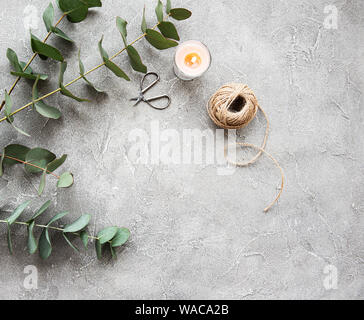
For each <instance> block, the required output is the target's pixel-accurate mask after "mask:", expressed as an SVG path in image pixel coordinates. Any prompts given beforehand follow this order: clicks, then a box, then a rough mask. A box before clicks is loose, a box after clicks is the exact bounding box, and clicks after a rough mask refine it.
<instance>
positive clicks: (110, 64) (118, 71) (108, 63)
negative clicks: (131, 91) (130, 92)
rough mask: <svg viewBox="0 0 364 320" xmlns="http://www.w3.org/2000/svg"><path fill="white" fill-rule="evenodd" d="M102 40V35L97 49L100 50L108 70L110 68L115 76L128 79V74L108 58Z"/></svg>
mask: <svg viewBox="0 0 364 320" xmlns="http://www.w3.org/2000/svg"><path fill="white" fill-rule="evenodd" d="M102 41H103V37H102V38H101V40H100V41H99V51H100V54H101V57H102V59H103V60H104V63H105V66H106V67H107V68H108V69H109V70H111V71H112V72H113V73H114V74H115V75H116V76H117V77H119V78H123V79H125V80H126V81H130V78H129V77H128V75H127V74H126V73H125V72H124V71H123V70H121V69H120V68H119V67H118V66H117V65H116V64H115V63H113V62H112V61H110V60H109V55H108V54H107V52H106V51H105V49H104V48H103V47H102Z"/></svg>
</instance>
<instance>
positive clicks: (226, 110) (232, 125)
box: [207, 83, 259, 129]
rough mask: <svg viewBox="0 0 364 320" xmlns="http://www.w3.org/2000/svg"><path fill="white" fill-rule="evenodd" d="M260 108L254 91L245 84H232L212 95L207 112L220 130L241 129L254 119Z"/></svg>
mask: <svg viewBox="0 0 364 320" xmlns="http://www.w3.org/2000/svg"><path fill="white" fill-rule="evenodd" d="M258 108H259V104H258V101H257V98H256V97H255V94H254V92H253V90H251V89H250V88H249V87H248V86H247V85H245V84H241V83H230V84H226V85H224V86H222V87H221V88H220V89H219V90H217V91H216V92H215V93H214V94H213V95H212V97H211V98H210V100H209V103H208V106H207V111H208V113H209V115H210V118H211V119H212V121H214V122H215V124H216V125H217V126H219V127H220V128H224V129H240V128H242V127H245V126H246V125H247V124H248V123H249V122H250V121H252V120H253V119H254V117H255V115H256V114H257V111H258Z"/></svg>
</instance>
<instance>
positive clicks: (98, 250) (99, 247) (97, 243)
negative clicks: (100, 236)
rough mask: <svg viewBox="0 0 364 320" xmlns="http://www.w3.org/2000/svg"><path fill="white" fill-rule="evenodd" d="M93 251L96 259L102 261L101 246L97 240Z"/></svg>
mask: <svg viewBox="0 0 364 320" xmlns="http://www.w3.org/2000/svg"><path fill="white" fill-rule="evenodd" d="M95 250H96V255H97V259H99V260H101V259H102V245H101V243H100V241H99V240H96V241H95Z"/></svg>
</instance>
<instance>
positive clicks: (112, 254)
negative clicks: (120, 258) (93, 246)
mask: <svg viewBox="0 0 364 320" xmlns="http://www.w3.org/2000/svg"><path fill="white" fill-rule="evenodd" d="M109 247H110V253H111V256H112V258H113V259H117V255H116V252H115V249H114V248H113V247H112V245H111V243H110V244H109Z"/></svg>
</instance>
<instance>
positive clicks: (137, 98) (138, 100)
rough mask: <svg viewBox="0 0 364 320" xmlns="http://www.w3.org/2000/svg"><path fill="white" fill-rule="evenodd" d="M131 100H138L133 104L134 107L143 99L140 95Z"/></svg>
mask: <svg viewBox="0 0 364 320" xmlns="http://www.w3.org/2000/svg"><path fill="white" fill-rule="evenodd" d="M130 101H136V102H135V103H134V104H133V107H135V106H136V105H137V104H138V103H139V102H140V101H142V99H140V98H139V97H136V98H131V99H130Z"/></svg>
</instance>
